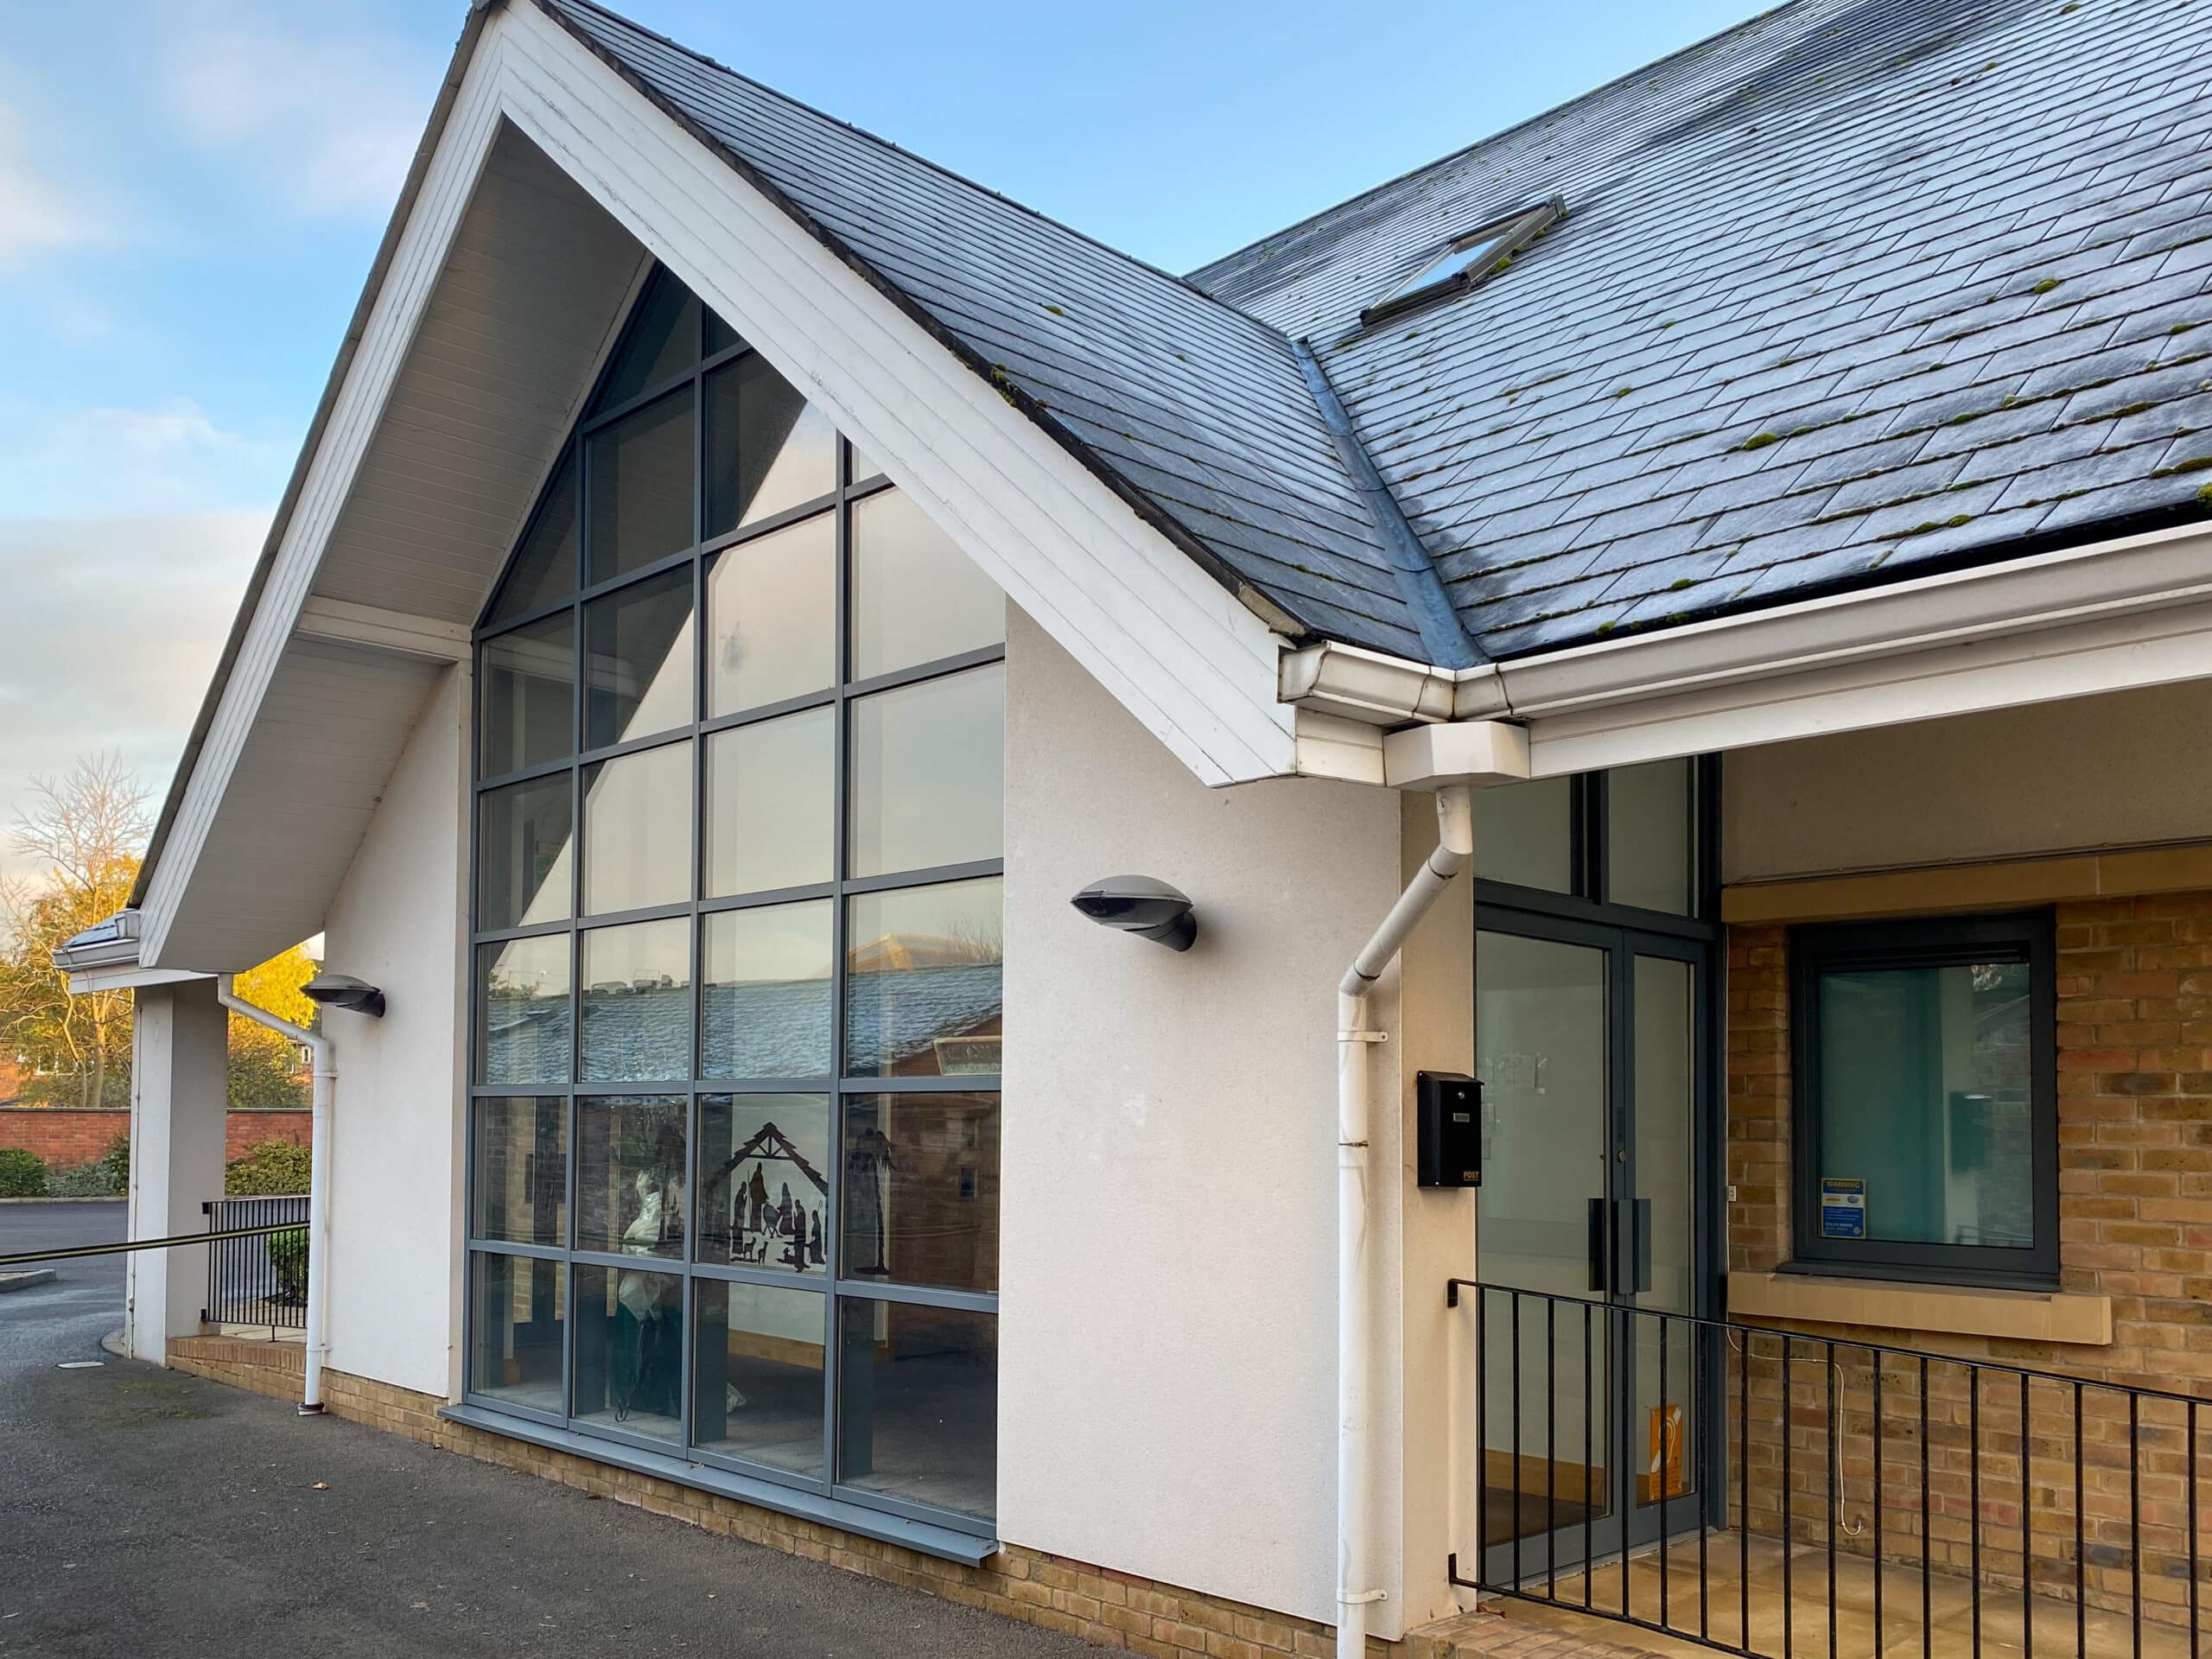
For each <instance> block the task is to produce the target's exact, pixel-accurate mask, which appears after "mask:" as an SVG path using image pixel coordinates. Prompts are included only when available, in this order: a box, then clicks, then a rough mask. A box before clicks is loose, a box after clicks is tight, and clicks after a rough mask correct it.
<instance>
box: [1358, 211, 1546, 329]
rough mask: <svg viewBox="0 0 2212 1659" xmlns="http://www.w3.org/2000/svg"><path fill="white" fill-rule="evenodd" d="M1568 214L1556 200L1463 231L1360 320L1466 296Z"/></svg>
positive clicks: (1378, 318)
mask: <svg viewBox="0 0 2212 1659" xmlns="http://www.w3.org/2000/svg"><path fill="white" fill-rule="evenodd" d="M1566 211H1567V204H1566V202H1564V201H1563V200H1560V198H1559V197H1557V196H1554V197H1553V198H1552V199H1551V200H1549V201H1546V202H1541V203H1539V204H1538V205H1537V206H1535V207H1523V208H1521V209H1519V210H1517V211H1516V212H1514V213H1507V214H1505V215H1504V216H1503V218H1499V219H1491V221H1490V222H1489V223H1488V224H1485V225H1478V226H1476V227H1475V228H1474V229H1473V230H1471V231H1466V232H1462V233H1461V234H1459V235H1458V236H1455V237H1453V238H1452V240H1451V241H1449V242H1447V243H1446V244H1445V245H1444V249H1443V251H1441V252H1440V253H1439V254H1438V255H1437V256H1436V257H1434V258H1433V259H1431V260H1430V261H1429V262H1428V263H1427V264H1425V265H1423V266H1422V267H1421V269H1420V270H1417V271H1415V272H1414V274H1413V275H1412V276H1411V277H1408V278H1407V279H1406V281H1405V282H1404V283H1402V284H1400V285H1399V287H1398V288H1397V289H1395V290H1394V291H1393V292H1392V293H1391V294H1390V295H1389V296H1387V297H1386V298H1383V299H1380V300H1377V301H1376V302H1375V303H1374V304H1373V305H1370V306H1369V307H1368V308H1367V309H1365V310H1364V311H1363V312H1361V313H1360V314H1359V320H1360V321H1361V322H1363V323H1366V324H1370V325H1371V324H1374V323H1377V322H1381V321H1384V320H1385V319H1386V318H1389V317H1395V316H1396V315H1398V314H1399V313H1400V312H1402V311H1410V310H1412V309H1413V308H1414V307H1416V306H1422V305H1428V304H1432V303H1433V302H1436V301H1438V300H1445V299H1449V298H1451V297H1452V296H1453V295H1456V294H1464V293H1465V292H1466V291H1467V290H1468V289H1471V288H1474V287H1476V286H1478V284H1480V283H1482V282H1483V281H1484V280H1485V279H1486V278H1488V277H1492V276H1494V275H1496V274H1497V272H1498V271H1500V270H1503V269H1504V267H1505V265H1506V263H1507V262H1508V261H1509V260H1510V259H1511V258H1512V257H1513V256H1514V255H1515V254H1516V253H1517V252H1518V251H1520V250H1521V249H1522V248H1523V247H1525V246H1527V245H1529V242H1530V241H1532V240H1534V239H1535V237H1536V236H1538V235H1539V234H1540V233H1541V232H1544V231H1546V230H1548V229H1549V228H1550V227H1551V226H1552V225H1553V223H1554V221H1555V220H1557V219H1558V218H1559V217H1560V214H1562V213H1565V212H1566Z"/></svg>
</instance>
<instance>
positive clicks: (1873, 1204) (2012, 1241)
mask: <svg viewBox="0 0 2212 1659" xmlns="http://www.w3.org/2000/svg"><path fill="white" fill-rule="evenodd" d="M2029 977H2030V975H2029V969H2028V965H2027V963H2024V962H1993V963H1971V964H1968V963H1960V964H1956V965H1954V966H1950V967H1943V968H1897V969H1875V970H1870V971H1862V972H1853V973H1827V974H1823V975H1821V981H1820V1022H1821V1023H1820V1042H1821V1054H1820V1061H1819V1065H1820V1088H1821V1096H1820V1106H1821V1110H1820V1116H1821V1147H1820V1154H1821V1165H1820V1170H1819V1176H1820V1179H1821V1182H1822V1183H1823V1187H1822V1195H1823V1199H1824V1201H1823V1202H1822V1204H1821V1210H1820V1213H1819V1215H1818V1216H1816V1217H1814V1218H1813V1224H1814V1225H1815V1226H1817V1227H1818V1228H1819V1229H1820V1231H1821V1236H1823V1237H1826V1238H1828V1239H1850V1238H1854V1237H1861V1236H1863V1237H1866V1238H1878V1239H1884V1240H1888V1241H1891V1242H1897V1243H1925V1244H1982V1245H1993V1246H1996V1247H1998V1248H2000V1249H2029V1248H2031V1246H2032V1245H2033V1244H2034V1243H2035V1183H2034V1179H2033V1166H2034V1125H2033V1113H2032V1110H2031V1106H2030V1103H2029V1075H2030V1066H2031V1059H2032V1056H2033V1054H2034V1048H2035V1040H2036V1039H2035V1034H2034V1032H2033V1030H2032V1029H2031V1025H2030V1022H2029V1017H2028V1016H2029V1006H2028V985H2029ZM2045 1040H2048V1033H2045ZM1828 1183H1835V1184H1836V1185H1834V1186H1833V1187H1831V1186H1829V1185H1827V1184H1828ZM1831 1194H1833V1197H1834V1202H1828V1201H1826V1200H1827V1199H1828V1198H1829V1197H1830V1195H1831ZM1854 1200H1855V1201H1854Z"/></svg>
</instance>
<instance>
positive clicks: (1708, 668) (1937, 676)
mask: <svg viewBox="0 0 2212 1659" xmlns="http://www.w3.org/2000/svg"><path fill="white" fill-rule="evenodd" d="M1317 652H1318V653H1319V654H1320V655H1322V656H1323V657H1325V658H1328V659H1329V660H1325V661H1318V662H1309V663H1306V664H1302V665H1301V666H1300V668H1299V669H1298V671H1297V672H1296V674H1295V676H1293V674H1292V673H1291V672H1290V671H1289V668H1288V665H1287V664H1286V673H1285V680H1284V689H1285V695H1286V696H1291V695H1292V694H1293V693H1294V691H1295V690H1299V689H1300V688H1305V689H1306V696H1301V697H1300V699H1299V702H1300V707H1301V708H1306V709H1316V710H1324V711H1325V712H1327V713H1328V714H1330V715H1332V716H1336V717H1339V718H1346V717H1349V718H1354V719H1364V720H1368V721H1373V722H1374V723H1376V724H1377V725H1382V726H1389V725H1407V724H1411V723H1414V722H1417V721H1431V720H1433V719H1434V718H1435V715H1434V714H1433V708H1434V702H1435V695H1436V693H1435V684H1434V683H1435V681H1436V679H1437V678H1438V677H1440V676H1442V675H1444V674H1445V671H1441V670H1437V669H1433V668H1427V667H1424V666H1422V665H1421V664H1414V663H1408V662H1402V661H1398V660H1396V659H1394V658H1378V656H1377V653H1375V652H1358V653H1357V654H1356V655H1354V654H1353V653H1351V650H1350V648H1348V647H1344V646H1338V645H1326V646H1320V647H1315V648H1313V651H1312V652H1300V653H1296V654H1295V655H1296V656H1299V657H1311V656H1313V655H1315V654H1316V653H1317ZM1339 658H1341V660H1338V659H1339ZM2203 677H2212V527H2208V526H2205V525H2202V524H2198V525H2185V526H2182V527H2178V528H2176V529H2171V530H2162V531H2150V532H2147V533H2145V534H2142V535H2138V536H2128V537H2120V538H2117V539H2114V540H2112V541H2108V542H2101V543H2091V544H2090V545H2088V546H2085V547H2080V548H2071V549H2067V550H2062V551H2059V552H2054V553H2043V554H2036V555H2033V556H2029V557H2027V558H2023V559H2016V560H2010V561H2007V562H2005V563H2000V564H1991V565H1984V566H1980V567H1978V568H1976V569H1967V570H1957V571H1950V572H1947V573H1945V574H1943V575H1934V576H1925V577H1920V578H1916V579H1914V580H1911V581H1906V582H1897V583H1894V584H1892V585H1891V586H1888V587H1885V588H1872V589H1867V590H1863V591H1860V592H1857V593H1851V594H1835V595H1833V596H1830V597H1828V598H1825V599H1817V600H1808V601H1802V602H1801V603H1798V604H1794V605H1783V606H1777V607H1774V608H1773V609H1771V610H1767V611H1759V612H1755V613H1751V614H1749V615H1745V616H1736V617H1722V618H1718V619H1715V620H1711V621H1707V622H1696V623H1691V624H1688V625H1687V626H1682V627H1679V628H1670V629H1669V630H1668V631H1667V632H1663V633H1658V634H1652V635H1649V636H1643V637H1637V638H1630V639H1619V640H1608V641H1605V642H1604V643H1602V644H1599V645H1584V646H1579V647H1576V648H1575V649H1573V650H1570V651H1563V652H1552V653H1548V654H1547V655H1544V656H1539V657H1528V658H1520V659H1518V660H1516V661H1513V662H1510V663H1505V664H1498V665H1495V666H1491V667H1485V668H1482V669H1478V670H1471V671H1461V672H1459V674H1456V675H1452V676H1450V678H1451V680H1452V695H1453V704H1454V708H1453V715H1452V717H1453V719H1454V720H1458V721H1467V720H1489V719H1493V718H1496V717H1498V716H1500V715H1503V716H1504V717H1506V718H1509V719H1512V720H1516V721H1521V722H1522V723H1524V724H1526V725H1527V727H1528V728H1529V747H1530V758H1531V771H1532V775H1534V776H1536V777H1552V776H1556V775H1559V774H1561V773H1567V772H1588V771H1593V770H1596V769H1598V768H1600V767H1605V766H1629V765H1633V764H1635V763H1637V762H1638V761H1643V760H1665V759H1669V758H1671V757H1674V756H1678V755H1685V754H1700V753H1717V752H1722V751H1726V750H1729V749H1739V748H1749V747H1756V746H1758V745H1759V744H1763V743H1776V742H1784V741H1789V740H1792V739H1796V738H1802V737H1811V736H1816V735H1819V734H1823V733H1827V732H1840V731H1853V730H1861V729H1865V728H1870V727H1878V726H1889V725H1898V724H1903V723H1906V722H1909V721H1921V720H1932V719H1938V718H1942V717H1944V716H1947V715H1962V714H1972V713H1977V712H1980V711H1983V710H1986V709H2001V708H2010V707H2014V706H2018V705H2020V704H2024V703H2033V702H2050V701H2053V700H2056V699H2058V698H2063V697H2074V696H2093V695H2095V694H2097V693H2100V692H2105V691H2116V690H2127V689H2130V688H2133V687H2136V686H2147V685H2158V684H2164V683H2171V682H2173V681H2177V680H2188V679H2198V678H2203ZM1363 704H1364V705H1365V709H1364V711H1360V706H1361V705H1363Z"/></svg>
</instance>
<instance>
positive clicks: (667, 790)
mask: <svg viewBox="0 0 2212 1659" xmlns="http://www.w3.org/2000/svg"><path fill="white" fill-rule="evenodd" d="M690 896H691V746H690V744H689V743H670V744H667V745H665V746H664V747H661V748H658V749H646V750H645V751H644V752H642V753H638V754H625V755H619V756H617V757H616V758H615V759H613V760H602V761H601V762H600V763H599V764H598V765H597V766H588V767H586V768H585V769H584V912H585V913H586V914H587V915H593V916H600V915H605V914H607V912H610V911H618V910H642V909H644V908H645V906H648V905H667V904H676V903H679V902H681V901H682V900H683V899H689V898H690Z"/></svg>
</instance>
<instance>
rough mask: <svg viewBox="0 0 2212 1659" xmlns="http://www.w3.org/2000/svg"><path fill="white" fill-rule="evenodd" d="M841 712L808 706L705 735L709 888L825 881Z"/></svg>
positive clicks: (755, 889)
mask: <svg viewBox="0 0 2212 1659" xmlns="http://www.w3.org/2000/svg"><path fill="white" fill-rule="evenodd" d="M835 746H836V713H835V711H834V710H832V709H826V708H824V709H806V710H804V711H803V712H801V713H799V714H796V715H783V716H781V717H780V718H779V719H775V720H764V721H760V722H759V723H758V724H755V725H751V726H740V727H737V728H734V729H733V730H730V731H727V732H717V733H715V735H714V736H712V737H710V738H709V739H708V740H707V827H706V832H707V890H708V892H709V893H713V894H715V895H721V894H726V893H768V892H772V891H773V890H774V889H775V888H778V887H803V886H805V885H806V884H808V883H810V882H814V881H827V880H829V874H830V868H831V862H830V861H831V847H832V844H833V842H834V840H835V833H834V831H835V823H836V818H835V811H836V806H835V791H834V783H835V779H834V776H833V772H834V769H835V761H836V753H835Z"/></svg>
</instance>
